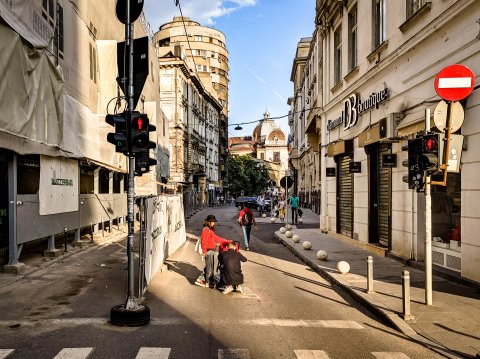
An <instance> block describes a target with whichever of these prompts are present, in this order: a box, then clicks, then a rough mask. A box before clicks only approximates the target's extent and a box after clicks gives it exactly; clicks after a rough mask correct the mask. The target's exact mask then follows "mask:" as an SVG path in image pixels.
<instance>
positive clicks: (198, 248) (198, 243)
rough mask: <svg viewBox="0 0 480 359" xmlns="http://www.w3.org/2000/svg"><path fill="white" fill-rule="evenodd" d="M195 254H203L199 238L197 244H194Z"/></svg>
mask: <svg viewBox="0 0 480 359" xmlns="http://www.w3.org/2000/svg"><path fill="white" fill-rule="evenodd" d="M195 253H197V254H198V255H200V256H201V255H202V254H203V250H202V239H201V238H199V239H198V240H197V243H196V244H195Z"/></svg>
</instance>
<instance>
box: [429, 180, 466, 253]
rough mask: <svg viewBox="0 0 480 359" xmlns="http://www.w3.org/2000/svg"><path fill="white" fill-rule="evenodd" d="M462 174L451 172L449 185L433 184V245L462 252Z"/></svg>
mask: <svg viewBox="0 0 480 359" xmlns="http://www.w3.org/2000/svg"><path fill="white" fill-rule="evenodd" d="M460 211H461V175H460V174H459V173H449V174H448V177H447V186H446V187H443V186H432V239H433V241H432V245H433V246H435V247H440V248H445V249H450V250H452V251H455V252H460V248H461V234H460V231H461V228H460V214H461V212H460Z"/></svg>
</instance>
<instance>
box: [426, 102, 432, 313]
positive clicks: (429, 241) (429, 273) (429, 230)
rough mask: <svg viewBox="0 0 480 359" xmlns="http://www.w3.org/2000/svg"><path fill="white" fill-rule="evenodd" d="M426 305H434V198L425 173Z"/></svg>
mask: <svg viewBox="0 0 480 359" xmlns="http://www.w3.org/2000/svg"><path fill="white" fill-rule="evenodd" d="M429 131H430V109H427V110H426V111H425V134H427V133H428V132H429ZM424 177H425V304H426V305H432V196H431V193H430V187H431V184H430V180H431V178H430V176H427V172H426V171H425V176H424Z"/></svg>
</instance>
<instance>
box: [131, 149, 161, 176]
mask: <svg viewBox="0 0 480 359" xmlns="http://www.w3.org/2000/svg"><path fill="white" fill-rule="evenodd" d="M149 156H150V153H149V151H145V152H138V153H136V154H135V175H136V176H141V175H143V174H144V173H147V172H150V166H154V165H156V164H157V160H155V159H153V158H150V157H149Z"/></svg>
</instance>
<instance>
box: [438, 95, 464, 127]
mask: <svg viewBox="0 0 480 359" xmlns="http://www.w3.org/2000/svg"><path fill="white" fill-rule="evenodd" d="M451 106H452V118H451V119H450V127H451V132H457V131H458V129H459V128H460V127H462V124H463V120H464V119H465V111H463V107H462V105H461V104H460V102H457V101H454V102H452V103H451ZM447 117H448V104H447V103H446V102H445V101H440V102H439V103H438V105H437V106H436V107H435V111H434V112H433V122H434V123H435V126H436V127H437V128H438V130H439V131H441V132H443V131H445V127H446V126H447Z"/></svg>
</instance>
